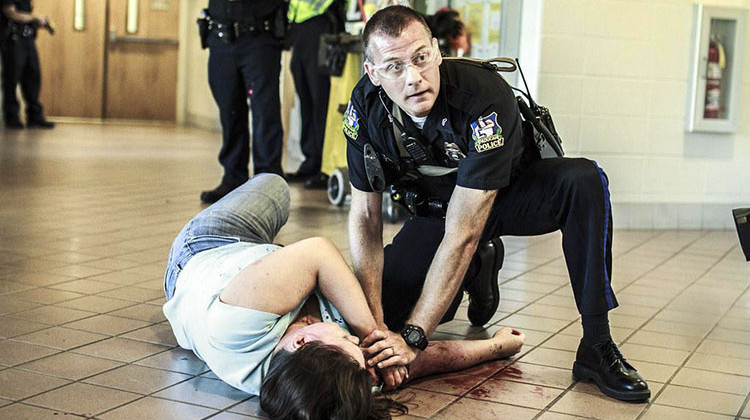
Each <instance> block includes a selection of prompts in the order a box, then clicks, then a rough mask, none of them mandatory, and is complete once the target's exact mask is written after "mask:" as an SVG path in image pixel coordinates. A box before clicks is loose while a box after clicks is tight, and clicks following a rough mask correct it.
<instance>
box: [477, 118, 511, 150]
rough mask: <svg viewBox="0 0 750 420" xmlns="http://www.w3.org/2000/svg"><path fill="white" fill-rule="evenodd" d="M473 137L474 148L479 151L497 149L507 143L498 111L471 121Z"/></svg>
mask: <svg viewBox="0 0 750 420" xmlns="http://www.w3.org/2000/svg"><path fill="white" fill-rule="evenodd" d="M471 138H472V139H474V148H475V149H477V153H482V152H486V151H487V150H492V149H497V148H498V147H502V146H503V145H504V144H505V138H503V129H502V127H500V125H499V124H498V123H497V112H493V113H492V114H490V115H487V116H486V117H480V118H479V119H478V120H476V121H474V122H473V123H471Z"/></svg>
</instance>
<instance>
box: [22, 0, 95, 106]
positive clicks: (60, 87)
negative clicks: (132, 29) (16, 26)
mask: <svg viewBox="0 0 750 420" xmlns="http://www.w3.org/2000/svg"><path fill="white" fill-rule="evenodd" d="M76 7H79V8H80V9H78V10H76ZM34 13H35V14H39V15H43V16H44V15H46V16H49V18H50V19H51V20H52V22H53V23H54V25H55V35H54V36H52V35H50V34H49V33H47V31H40V33H39V37H38V38H37V48H38V50H39V60H40V62H41V67H42V92H41V97H40V99H41V102H42V104H43V105H44V111H45V114H47V115H50V116H68V117H84V118H101V117H102V98H103V87H104V39H105V29H106V25H105V19H106V2H104V1H101V0H96V1H83V2H80V1H78V2H76V0H35V1H34ZM76 15H77V16H78V20H76V19H75V18H76Z"/></svg>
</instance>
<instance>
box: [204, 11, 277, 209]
mask: <svg viewBox="0 0 750 420" xmlns="http://www.w3.org/2000/svg"><path fill="white" fill-rule="evenodd" d="M286 4H287V3H286V2H284V1H282V0H209V2H208V16H207V17H206V18H205V19H201V20H199V28H200V30H201V39H202V42H203V45H204V47H206V46H207V47H208V48H209V50H210V54H209V59H208V82H209V85H210V86H211V93H212V94H213V96H214V99H215V100H216V104H217V105H218V106H219V115H220V118H221V128H222V145H221V151H219V162H220V163H221V166H223V167H224V176H223V178H222V179H221V184H219V186H218V187H216V188H215V189H213V190H210V191H203V192H202V193H201V201H203V202H204V203H207V204H208V203H213V202H216V201H217V200H219V199H220V198H221V197H223V196H225V195H226V194H227V193H229V192H230V191H232V190H233V189H234V188H236V187H238V186H240V185H242V184H243V183H244V182H245V181H247V180H248V178H249V172H248V163H249V159H250V134H249V132H248V102H247V101H248V98H249V99H250V104H251V109H252V113H253V131H252V132H253V146H252V150H253V170H254V172H255V173H256V174H259V173H262V172H270V173H275V174H278V175H282V170H281V152H282V147H283V142H284V139H283V130H282V126H281V105H280V99H279V73H280V71H281V42H282V39H283V38H284V36H285V33H286V29H287V24H286V12H287V10H286V7H285V6H286Z"/></svg>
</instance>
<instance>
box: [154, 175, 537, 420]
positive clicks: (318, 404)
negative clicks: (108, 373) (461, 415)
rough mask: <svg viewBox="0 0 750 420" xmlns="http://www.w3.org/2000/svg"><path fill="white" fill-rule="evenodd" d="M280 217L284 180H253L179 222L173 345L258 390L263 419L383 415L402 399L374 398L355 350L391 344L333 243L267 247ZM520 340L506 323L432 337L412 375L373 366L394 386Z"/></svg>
mask: <svg viewBox="0 0 750 420" xmlns="http://www.w3.org/2000/svg"><path fill="white" fill-rule="evenodd" d="M288 215H289V190H288V186H287V184H286V182H285V181H284V180H283V179H282V178H281V177H279V176H277V175H272V174H261V175H257V176H255V177H254V178H252V179H251V180H249V181H248V182H246V183H245V184H244V185H242V186H240V187H239V188H237V189H236V190H234V191H233V192H231V193H230V194H228V195H227V196H225V197H224V198H223V199H221V200H220V201H218V202H217V203H215V204H213V205H212V206H210V207H208V208H207V209H205V210H203V211H202V212H201V213H200V214H198V215H197V216H196V217H194V218H193V219H192V220H191V221H190V222H189V223H188V224H187V225H185V227H184V228H183V229H182V231H180V233H179V235H178V236H177V239H176V240H175V242H174V244H173V245H172V250H171V251H170V255H169V261H168V263H167V272H166V275H165V293H166V295H167V303H165V304H164V314H165V315H166V317H167V319H168V320H169V322H170V324H171V325H172V330H173V331H174V334H175V337H176V338H177V342H178V343H179V344H180V346H181V347H183V348H185V349H188V350H192V351H193V352H194V353H195V354H196V355H197V356H198V357H200V358H201V359H202V360H203V361H205V362H206V364H207V365H208V367H209V368H211V370H212V371H213V372H214V373H215V374H216V375H217V376H218V377H219V378H221V379H222V380H224V381H225V382H227V383H228V384H229V385H232V386H233V387H235V388H238V389H241V390H243V391H245V392H247V393H250V394H254V395H260V396H261V407H262V408H263V410H264V411H266V413H267V414H268V415H269V416H270V417H271V418H307V419H318V418H337V419H354V418H357V419H366V418H389V417H390V414H389V410H390V409H391V408H392V407H393V406H394V404H396V405H398V404H397V403H394V402H392V401H391V400H389V399H387V398H385V397H383V396H382V395H381V394H379V393H377V392H373V391H372V389H373V385H374V381H373V378H377V376H375V374H374V372H373V371H372V369H369V370H368V369H366V368H365V354H367V355H369V356H370V357H374V356H377V355H374V354H369V352H368V349H367V348H361V347H360V346H359V344H360V339H363V338H365V337H368V335H370V337H369V338H368V341H373V339H372V337H383V338H382V339H383V340H385V344H389V343H390V341H389V340H393V338H392V337H393V334H392V333H385V332H377V331H376V329H377V325H376V323H375V319H374V318H373V316H372V314H371V313H370V310H369V308H368V306H367V302H366V300H365V296H364V293H363V292H362V289H361V288H360V285H359V283H358V282H357V279H356V277H355V276H354V274H353V273H352V272H351V270H350V269H349V266H348V265H347V263H346V261H345V260H344V258H343V257H342V255H341V253H339V251H338V250H337V249H336V247H335V246H334V245H333V244H332V243H331V242H330V241H329V240H327V239H323V238H311V239H306V240H303V241H300V242H296V243H294V244H291V245H288V246H285V247H283V248H282V247H280V246H278V245H274V244H273V239H274V237H275V236H276V234H277V233H278V231H279V230H280V229H281V227H282V226H283V225H284V223H286V220H287V218H288ZM371 334H372V335H371ZM523 338H524V336H523V334H521V333H519V332H518V331H515V330H511V329H509V328H503V329H501V330H499V331H498V332H497V333H495V335H494V336H493V337H492V338H489V339H484V340H463V341H433V342H431V343H430V345H429V347H427V349H426V350H425V351H423V352H422V354H420V355H419V357H417V359H416V360H415V361H414V362H412V364H411V365H409V366H408V369H407V367H405V366H398V364H397V363H398V360H399V356H400V355H398V354H395V355H390V354H389V355H388V356H389V357H388V358H386V359H385V360H382V361H380V362H379V363H378V364H377V366H378V368H379V372H380V373H381V376H382V377H384V378H386V386H387V387H390V388H392V387H396V386H398V385H400V384H401V383H402V381H404V380H411V379H415V378H418V377H421V376H425V375H429V374H434V373H441V372H450V371H454V370H460V369H464V368H467V367H469V366H472V365H475V364H477V363H481V362H484V361H488V360H492V359H498V358H503V357H507V356H510V355H513V354H515V353H517V352H518V351H519V350H520V348H521V346H522V345H523ZM368 344H373V343H368ZM379 344H380V345H379V346H378V347H379V348H380V347H383V342H379ZM391 347H392V346H389V345H387V346H385V348H386V349H391V351H390V353H393V350H392V348H391ZM381 358H383V357H382V355H381V357H379V358H378V359H381Z"/></svg>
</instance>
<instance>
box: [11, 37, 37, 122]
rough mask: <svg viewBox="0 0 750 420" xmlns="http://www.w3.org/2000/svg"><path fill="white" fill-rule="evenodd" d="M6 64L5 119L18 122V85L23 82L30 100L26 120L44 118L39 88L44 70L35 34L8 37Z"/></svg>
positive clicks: (27, 97) (28, 100)
mask: <svg viewBox="0 0 750 420" xmlns="http://www.w3.org/2000/svg"><path fill="white" fill-rule="evenodd" d="M0 55H2V64H3V72H2V73H3V74H2V79H3V117H4V118H5V122H10V121H17V120H18V111H19V104H18V98H17V97H16V86H18V83H19V82H20V83H21V94H22V95H23V99H24V101H25V103H26V120H27V122H28V121H40V120H43V119H44V115H43V112H42V104H41V103H39V91H40V88H41V84H42V73H41V70H40V68H39V55H38V54H37V51H36V45H35V42H34V38H33V37H18V39H16V40H13V38H12V37H10V36H8V37H7V38H6V39H4V40H3V42H2V45H1V46H0Z"/></svg>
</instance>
